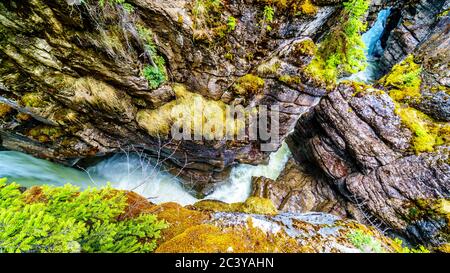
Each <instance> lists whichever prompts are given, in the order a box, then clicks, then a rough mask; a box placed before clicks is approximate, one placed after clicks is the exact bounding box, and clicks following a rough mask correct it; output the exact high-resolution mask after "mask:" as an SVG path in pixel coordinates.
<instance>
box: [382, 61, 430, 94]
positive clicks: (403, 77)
mask: <svg viewBox="0 0 450 273" xmlns="http://www.w3.org/2000/svg"><path fill="white" fill-rule="evenodd" d="M421 72H422V68H421V67H420V65H418V64H416V63H415V62H414V55H409V56H408V57H407V58H406V59H405V60H404V61H403V62H401V63H399V64H397V65H395V66H394V67H393V68H392V71H391V72H390V73H389V74H388V75H386V76H385V77H384V78H383V79H381V80H380V83H381V84H383V85H384V86H385V87H387V88H389V89H390V91H389V95H390V96H391V97H392V98H393V99H394V100H395V101H398V102H401V101H405V100H406V99H418V98H420V97H421V94H420V85H421V83H422V79H421V77H420V74H421Z"/></svg>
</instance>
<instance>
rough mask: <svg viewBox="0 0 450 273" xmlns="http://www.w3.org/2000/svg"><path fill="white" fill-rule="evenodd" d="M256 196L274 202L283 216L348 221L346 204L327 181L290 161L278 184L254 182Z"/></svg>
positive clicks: (269, 180)
mask: <svg viewBox="0 0 450 273" xmlns="http://www.w3.org/2000/svg"><path fill="white" fill-rule="evenodd" d="M252 184H253V185H252V188H253V192H252V196H258V197H262V198H268V199H271V200H272V201H273V202H274V204H275V206H276V207H277V209H278V210H279V211H282V212H296V213H305V212H310V211H314V212H325V213H331V214H334V215H338V216H341V217H344V218H346V217H348V216H349V215H348V214H347V211H346V205H347V204H346V203H345V201H344V199H343V198H342V196H339V195H338V194H337V193H336V191H335V190H334V189H332V188H331V184H330V183H329V181H327V178H326V177H320V175H319V174H314V173H311V172H310V171H308V170H306V169H305V168H302V167H301V166H300V165H299V164H297V163H296V162H295V161H294V159H290V160H289V161H288V163H287V165H286V167H285V169H284V171H283V172H282V173H281V175H280V176H279V177H278V179H277V180H276V181H274V180H271V179H268V178H265V177H258V178H254V179H253V183H252Z"/></svg>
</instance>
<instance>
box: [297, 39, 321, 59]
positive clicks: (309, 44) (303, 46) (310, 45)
mask: <svg viewBox="0 0 450 273" xmlns="http://www.w3.org/2000/svg"><path fill="white" fill-rule="evenodd" d="M294 52H295V56H314V55H316V52H317V47H316V44H315V43H314V42H313V40H311V39H305V40H303V41H301V42H299V43H296V44H295V45H294Z"/></svg>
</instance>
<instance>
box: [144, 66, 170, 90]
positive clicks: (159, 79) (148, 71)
mask: <svg viewBox="0 0 450 273" xmlns="http://www.w3.org/2000/svg"><path fill="white" fill-rule="evenodd" d="M142 74H143V75H144V77H145V78H146V79H147V81H148V85H149V87H150V89H156V88H158V87H159V86H160V85H161V84H163V83H164V82H165V81H166V73H164V70H163V69H161V68H160V67H159V66H153V65H147V66H146V67H144V70H143V71H142Z"/></svg>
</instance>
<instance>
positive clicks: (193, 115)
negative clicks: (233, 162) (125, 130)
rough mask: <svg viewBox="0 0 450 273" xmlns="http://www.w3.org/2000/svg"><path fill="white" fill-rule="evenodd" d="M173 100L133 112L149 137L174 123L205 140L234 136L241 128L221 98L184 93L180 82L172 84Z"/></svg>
mask: <svg viewBox="0 0 450 273" xmlns="http://www.w3.org/2000/svg"><path fill="white" fill-rule="evenodd" d="M173 90H174V92H175V95H176V99H175V100H173V101H171V102H169V103H167V104H165V105H163V106H161V107H159V108H158V109H155V110H148V109H146V110H141V111H139V112H138V113H137V116H136V120H137V122H138V124H139V125H140V126H141V127H142V128H144V129H146V130H147V132H148V133H149V134H150V135H152V136H163V137H166V136H168V135H169V134H170V133H171V129H172V128H173V126H174V125H177V126H176V128H183V130H186V131H187V133H188V134H189V135H191V134H196V135H200V136H202V137H204V138H206V139H222V138H223V137H225V136H226V135H229V134H231V135H235V134H237V133H238V132H240V131H241V130H243V128H244V127H245V121H242V120H235V119H232V118H230V116H229V115H228V113H230V112H231V109H230V107H229V106H228V105H226V104H225V103H223V102H221V101H213V100H208V99H206V98H204V97H203V96H201V95H199V94H195V93H191V92H188V91H187V90H186V88H185V87H184V86H182V85H175V86H174V87H173ZM243 114H244V113H243Z"/></svg>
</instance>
